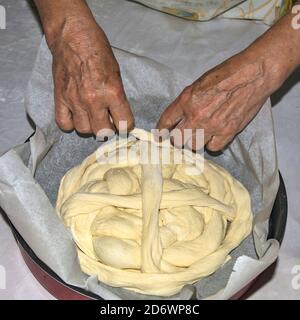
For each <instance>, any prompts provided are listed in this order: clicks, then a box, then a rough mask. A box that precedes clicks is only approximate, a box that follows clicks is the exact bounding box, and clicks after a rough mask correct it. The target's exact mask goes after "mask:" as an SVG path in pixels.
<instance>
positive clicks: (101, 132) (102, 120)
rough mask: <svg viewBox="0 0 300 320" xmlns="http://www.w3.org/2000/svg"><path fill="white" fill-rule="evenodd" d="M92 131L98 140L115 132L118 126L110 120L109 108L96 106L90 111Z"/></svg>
mask: <svg viewBox="0 0 300 320" xmlns="http://www.w3.org/2000/svg"><path fill="white" fill-rule="evenodd" d="M89 116H90V121H91V126H92V131H93V133H94V134H95V136H96V137H97V139H98V140H100V141H104V140H106V139H107V138H109V137H111V136H113V135H114V134H115V130H116V128H115V127H114V125H113V123H112V121H111V120H110V116H109V112H108V109H107V108H103V107H101V108H98V109H96V108H94V109H92V110H91V111H90V114H89Z"/></svg>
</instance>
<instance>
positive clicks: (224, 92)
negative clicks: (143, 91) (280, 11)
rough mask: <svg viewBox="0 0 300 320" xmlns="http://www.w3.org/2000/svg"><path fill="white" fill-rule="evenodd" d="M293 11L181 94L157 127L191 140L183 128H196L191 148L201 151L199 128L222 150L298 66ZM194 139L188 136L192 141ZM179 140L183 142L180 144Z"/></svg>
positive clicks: (298, 33)
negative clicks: (173, 130)
mask: <svg viewBox="0 0 300 320" xmlns="http://www.w3.org/2000/svg"><path fill="white" fill-rule="evenodd" d="M293 19H295V15H294V14H293V13H292V12H291V13H290V14H288V15H287V16H285V17H284V18H283V19H282V20H281V21H280V22H279V23H277V24H276V25H275V26H274V27H272V28H271V29H270V30H269V31H268V32H266V33H265V34H264V35H263V36H261V37H260V38H259V39H258V40H256V41H255V42H254V43H253V44H252V45H251V46H249V47H248V48H247V49H246V50H244V51H242V52H241V53H239V54H237V55H235V56H233V57H232V58H230V59H228V60H226V61H225V62H223V63H221V64H220V65H218V66H217V67H215V68H214V69H212V70H210V71H208V72H207V73H205V74H204V75H203V76H202V77H200V78H199V79H198V80H196V81H195V82H194V83H193V84H192V85H190V86H188V87H187V88H185V89H184V90H183V92H182V93H181V94H180V95H179V97H178V98H177V99H176V100H175V101H174V102H173V103H172V104H171V105H170V106H169V107H168V108H167V109H166V110H165V111H164V112H163V114H162V115H161V118H160V120H159V122H158V124H157V128H158V129H160V130H161V129H169V130H172V129H174V128H177V129H179V130H180V131H178V130H175V132H177V134H178V135H180V139H176V136H175V138H174V135H173V139H174V142H175V144H176V145H178V144H181V145H182V144H184V143H186V142H187V139H186V137H185V136H184V129H193V138H192V139H190V140H189V141H188V143H189V147H192V148H193V149H198V148H199V147H203V145H199V141H196V140H197V139H196V137H198V135H197V134H196V131H195V129H204V144H206V147H207V148H208V149H210V150H212V151H218V150H221V149H223V148H224V147H225V146H226V145H227V144H228V143H229V142H230V141H231V140H232V139H233V138H234V137H235V135H236V134H238V133H239V132H240V131H242V130H243V129H244V128H245V127H246V126H247V124H248V123H249V122H250V121H251V120H252V119H253V118H254V116H255V115H256V114H257V112H258V111H259V110H260V108H261V107H262V105H263V104H264V102H265V101H266V100H267V98H268V97H269V96H270V95H271V94H272V93H273V92H274V91H275V90H277V89H278V88H279V87H280V86H281V84H282V83H283V81H284V80H285V79H286V78H287V77H288V76H289V74H290V73H291V72H292V71H293V70H294V69H295V68H296V67H297V66H299V64H300V50H299V49H300V48H299V43H300V42H299V41H300V30H296V29H295V28H293V24H292V21H293ZM188 138H190V137H188ZM180 141H181V143H180Z"/></svg>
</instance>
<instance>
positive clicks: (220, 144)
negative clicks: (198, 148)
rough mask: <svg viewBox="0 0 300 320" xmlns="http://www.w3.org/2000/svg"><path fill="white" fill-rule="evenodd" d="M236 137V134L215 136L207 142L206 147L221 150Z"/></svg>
mask: <svg viewBox="0 0 300 320" xmlns="http://www.w3.org/2000/svg"><path fill="white" fill-rule="evenodd" d="M233 138H234V135H228V136H213V137H212V138H211V140H210V141H209V142H208V143H207V145H206V148H207V149H208V150H210V151H220V150H222V149H224V148H225V147H226V146H227V145H228V144H229V143H230V142H231V141H232V140H233Z"/></svg>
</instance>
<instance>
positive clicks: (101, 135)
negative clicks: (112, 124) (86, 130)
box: [96, 128, 115, 141]
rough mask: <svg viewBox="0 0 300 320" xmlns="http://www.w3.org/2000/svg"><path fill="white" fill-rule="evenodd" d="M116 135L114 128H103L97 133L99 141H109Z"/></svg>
mask: <svg viewBox="0 0 300 320" xmlns="http://www.w3.org/2000/svg"><path fill="white" fill-rule="evenodd" d="M114 135H115V132H114V131H113V130H112V129H108V128H107V129H101V130H99V131H98V132H97V134H96V140H97V141H107V140H109V139H110V138H112V137H113V136H114Z"/></svg>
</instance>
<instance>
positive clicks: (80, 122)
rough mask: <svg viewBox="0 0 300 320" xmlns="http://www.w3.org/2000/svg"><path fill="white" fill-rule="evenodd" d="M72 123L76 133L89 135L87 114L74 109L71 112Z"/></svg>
mask: <svg viewBox="0 0 300 320" xmlns="http://www.w3.org/2000/svg"><path fill="white" fill-rule="evenodd" d="M72 115H73V123H74V126H75V129H76V131H77V132H80V133H91V132H92V129H91V126H90V119H89V115H88V113H87V112H86V111H85V110H83V109H81V108H76V109H74V110H73V111H72Z"/></svg>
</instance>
